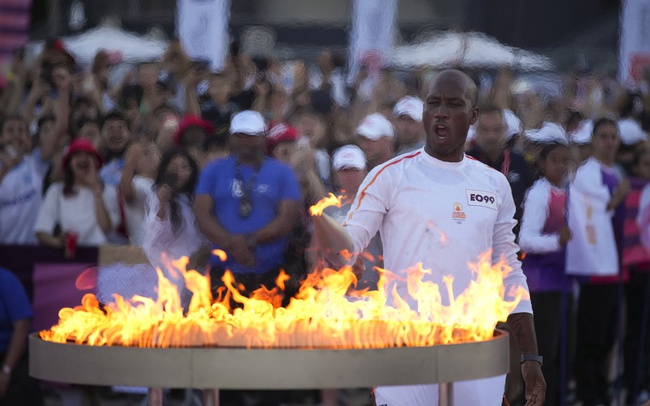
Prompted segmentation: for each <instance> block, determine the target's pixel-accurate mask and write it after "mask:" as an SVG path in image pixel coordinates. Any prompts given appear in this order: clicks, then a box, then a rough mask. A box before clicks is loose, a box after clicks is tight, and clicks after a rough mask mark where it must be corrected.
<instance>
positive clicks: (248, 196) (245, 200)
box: [235, 161, 261, 218]
mask: <svg viewBox="0 0 650 406" xmlns="http://www.w3.org/2000/svg"><path fill="white" fill-rule="evenodd" d="M260 167H261V165H260V166H259V167H257V168H255V172H253V175H252V176H251V177H250V179H249V180H248V182H245V181H244V177H243V176H242V173H241V163H240V162H239V161H235V179H236V180H237V182H239V185H240V186H241V193H242V194H241V196H240V198H239V209H238V214H239V217H241V218H247V217H249V216H250V215H251V214H252V213H253V198H252V195H253V186H254V185H255V181H256V180H257V175H258V174H259V172H260Z"/></svg>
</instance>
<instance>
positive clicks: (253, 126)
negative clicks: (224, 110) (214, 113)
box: [230, 110, 266, 135]
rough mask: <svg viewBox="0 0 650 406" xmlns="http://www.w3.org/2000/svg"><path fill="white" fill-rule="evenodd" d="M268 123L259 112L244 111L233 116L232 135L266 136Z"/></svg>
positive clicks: (231, 121) (231, 123)
mask: <svg viewBox="0 0 650 406" xmlns="http://www.w3.org/2000/svg"><path fill="white" fill-rule="evenodd" d="M265 131H266V122H265V121H264V117H262V115H261V114H260V113H258V112H257V111H252V110H244V111H242V112H239V113H237V114H235V115H234V116H232V119H231V120H230V134H237V133H242V134H248V135H264V132H265Z"/></svg>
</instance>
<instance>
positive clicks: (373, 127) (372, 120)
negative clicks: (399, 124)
mask: <svg viewBox="0 0 650 406" xmlns="http://www.w3.org/2000/svg"><path fill="white" fill-rule="evenodd" d="M355 134H357V135H360V136H362V137H365V138H368V139H369V140H371V141H377V140H378V139H380V138H383V137H388V138H392V139H394V138H395V130H394V129H393V125H392V124H391V123H390V121H388V119H387V118H386V117H384V116H383V115H382V114H380V113H374V114H371V115H369V116H367V117H366V118H364V119H363V120H361V123H360V124H359V126H358V127H357V130H356V131H355Z"/></svg>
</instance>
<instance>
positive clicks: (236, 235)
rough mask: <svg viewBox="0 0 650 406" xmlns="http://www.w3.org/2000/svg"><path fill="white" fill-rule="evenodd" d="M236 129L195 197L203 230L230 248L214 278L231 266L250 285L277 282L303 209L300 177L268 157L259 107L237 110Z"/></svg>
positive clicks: (204, 175)
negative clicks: (229, 146) (226, 153)
mask: <svg viewBox="0 0 650 406" xmlns="http://www.w3.org/2000/svg"><path fill="white" fill-rule="evenodd" d="M230 132H231V134H232V138H233V139H232V148H233V155H232V156H230V157H227V158H224V159H220V160H217V161H215V162H212V163H211V164H209V165H208V166H206V167H205V168H204V170H203V172H202V173H201V176H200V179H199V184H198V186H197V189H196V200H195V203H194V212H195V214H196V219H197V221H198V224H199V227H200V229H201V231H202V232H203V234H205V235H206V236H207V237H208V238H209V239H210V240H211V241H212V243H213V244H214V246H215V247H216V248H220V249H222V250H224V251H225V252H226V253H227V254H228V259H227V261H226V262H218V260H215V261H214V262H213V268H212V271H211V279H212V282H213V283H219V281H220V279H221V276H222V275H223V273H224V272H225V270H226V269H230V270H231V271H232V272H234V273H235V275H236V278H237V280H238V281H239V282H242V283H243V284H244V286H246V288H247V290H248V291H252V290H254V289H256V288H258V287H260V286H261V285H265V286H267V287H273V286H275V278H276V276H277V275H278V272H279V270H280V267H281V266H282V264H283V261H284V257H283V254H284V250H285V248H286V244H287V239H288V235H289V233H290V231H291V229H292V228H293V226H294V224H295V218H296V213H297V212H298V201H299V199H300V191H299V187H298V182H297V181H296V178H295V175H294V174H293V172H292V170H291V168H289V167H288V166H285V165H283V164H281V163H279V162H277V161H276V160H275V159H272V158H265V157H264V145H265V142H266V139H265V138H266V124H265V122H264V119H263V117H262V116H261V115H260V114H259V113H257V112H253V111H244V112H241V113H238V114H236V115H235V116H233V119H232V122H231V125H230Z"/></svg>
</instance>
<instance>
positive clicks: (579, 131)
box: [569, 120, 594, 145]
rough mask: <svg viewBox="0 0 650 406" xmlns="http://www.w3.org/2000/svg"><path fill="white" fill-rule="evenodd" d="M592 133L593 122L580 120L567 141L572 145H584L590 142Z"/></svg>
mask: <svg viewBox="0 0 650 406" xmlns="http://www.w3.org/2000/svg"><path fill="white" fill-rule="evenodd" d="M593 131H594V122H593V121H592V120H582V121H581V122H580V123H579V124H578V128H576V129H575V130H573V131H572V132H571V134H569V139H570V140H571V142H573V143H574V144H580V145H585V144H589V143H590V142H591V133H592V132H593Z"/></svg>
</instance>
